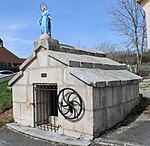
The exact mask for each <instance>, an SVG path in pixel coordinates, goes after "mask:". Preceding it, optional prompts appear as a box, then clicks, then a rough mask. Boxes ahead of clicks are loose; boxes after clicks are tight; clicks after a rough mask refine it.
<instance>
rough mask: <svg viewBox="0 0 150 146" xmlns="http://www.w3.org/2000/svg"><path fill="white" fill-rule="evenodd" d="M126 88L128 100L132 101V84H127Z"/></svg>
mask: <svg viewBox="0 0 150 146" xmlns="http://www.w3.org/2000/svg"><path fill="white" fill-rule="evenodd" d="M126 89H127V92H126V93H127V101H130V100H131V91H130V89H131V88H130V85H127V87H126Z"/></svg>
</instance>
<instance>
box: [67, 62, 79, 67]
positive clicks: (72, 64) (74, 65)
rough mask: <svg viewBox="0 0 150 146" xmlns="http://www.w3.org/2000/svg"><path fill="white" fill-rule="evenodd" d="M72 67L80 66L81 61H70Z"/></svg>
mask: <svg viewBox="0 0 150 146" xmlns="http://www.w3.org/2000/svg"><path fill="white" fill-rule="evenodd" d="M69 66H70V67H80V62H78V61H69Z"/></svg>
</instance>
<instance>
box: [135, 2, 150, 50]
mask: <svg viewBox="0 0 150 146" xmlns="http://www.w3.org/2000/svg"><path fill="white" fill-rule="evenodd" d="M137 2H138V3H139V4H140V5H141V6H142V7H143V9H144V11H145V13H146V25H147V42H148V49H150V1H149V0H137Z"/></svg>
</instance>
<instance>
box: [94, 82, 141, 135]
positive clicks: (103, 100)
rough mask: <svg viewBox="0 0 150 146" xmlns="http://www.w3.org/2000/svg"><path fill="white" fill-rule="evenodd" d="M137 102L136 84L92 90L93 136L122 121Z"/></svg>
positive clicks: (137, 91)
mask: <svg viewBox="0 0 150 146" xmlns="http://www.w3.org/2000/svg"><path fill="white" fill-rule="evenodd" d="M138 102H139V86H138V84H132V85H124V86H114V87H104V88H94V89H93V106H94V136H95V137H97V136H99V134H100V133H101V132H103V131H105V130H106V129H109V128H111V127H113V126H114V125H116V124H117V123H119V122H121V121H123V119H125V117H126V116H127V115H128V114H129V113H130V112H131V110H132V109H133V108H134V107H135V106H136V105H137V104H138Z"/></svg>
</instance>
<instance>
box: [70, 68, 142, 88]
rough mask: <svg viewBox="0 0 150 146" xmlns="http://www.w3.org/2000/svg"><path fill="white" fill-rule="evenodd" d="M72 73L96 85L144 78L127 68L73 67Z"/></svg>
mask: <svg viewBox="0 0 150 146" xmlns="http://www.w3.org/2000/svg"><path fill="white" fill-rule="evenodd" d="M70 74H72V75H73V76H75V77H76V78H78V79H79V80H81V81H83V82H84V83H86V84H88V85H92V86H96V87H103V86H116V85H117V86H118V85H119V86H120V85H127V84H128V83H129V82H130V83H131V82H134V83H135V82H136V83H137V82H139V80H141V79H142V78H141V77H139V76H137V75H135V74H132V73H130V72H129V71H127V70H102V69H86V68H71V69H70Z"/></svg>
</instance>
